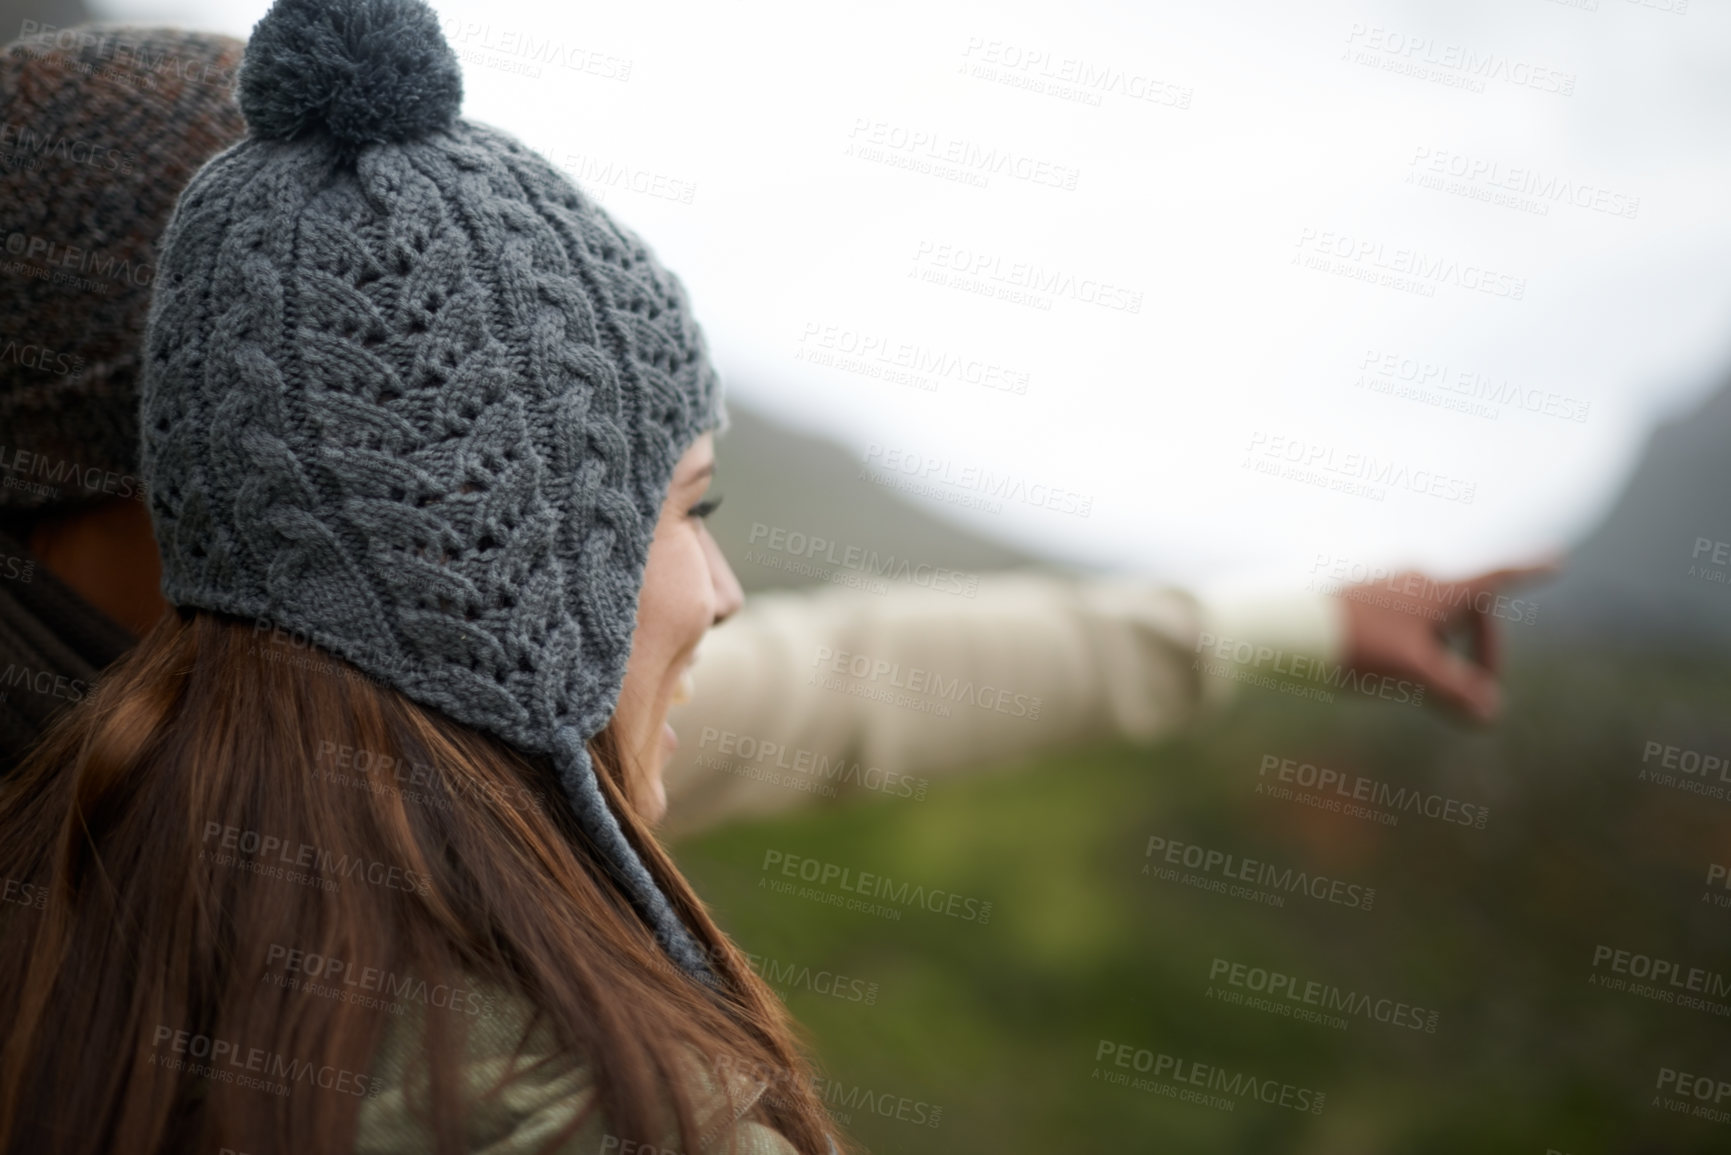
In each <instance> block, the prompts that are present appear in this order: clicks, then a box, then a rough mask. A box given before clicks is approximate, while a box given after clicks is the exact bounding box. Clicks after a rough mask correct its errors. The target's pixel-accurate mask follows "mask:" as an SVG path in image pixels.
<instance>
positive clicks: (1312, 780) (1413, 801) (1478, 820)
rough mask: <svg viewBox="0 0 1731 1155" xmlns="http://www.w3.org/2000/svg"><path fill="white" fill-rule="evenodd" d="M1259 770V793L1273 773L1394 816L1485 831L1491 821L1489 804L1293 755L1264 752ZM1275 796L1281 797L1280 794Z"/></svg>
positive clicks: (1283, 779)
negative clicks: (1380, 808)
mask: <svg viewBox="0 0 1731 1155" xmlns="http://www.w3.org/2000/svg"><path fill="white" fill-rule="evenodd" d="M1256 773H1257V777H1258V778H1259V779H1262V780H1263V781H1258V782H1257V784H1256V793H1258V794H1262V793H1265V792H1268V791H1267V790H1266V786H1267V784H1268V783H1267V781H1266V780H1268V779H1269V778H1270V776H1271V775H1272V781H1273V782H1276V783H1282V784H1290V785H1296V786H1298V787H1300V788H1302V789H1304V790H1312V791H1315V792H1316V793H1318V794H1322V795H1324V796H1329V800H1331V801H1344V802H1349V803H1356V802H1365V803H1369V804H1371V805H1373V806H1380V807H1383V808H1384V809H1385V810H1388V811H1392V812H1394V813H1392V814H1391V815H1390V818H1391V819H1394V818H1395V816H1396V815H1398V814H1401V813H1405V814H1420V815H1423V816H1424V817H1426V818H1432V819H1435V820H1436V821H1438V822H1445V823H1450V824H1453V825H1457V826H1470V827H1472V828H1473V829H1475V830H1483V829H1484V828H1485V823H1486V822H1488V821H1490V816H1491V811H1490V807H1488V806H1482V805H1478V804H1476V803H1472V802H1462V801H1460V800H1458V799H1455V798H1449V797H1446V796H1444V795H1442V794H1429V793H1426V792H1425V791H1422V790H1416V789H1413V788H1412V787H1410V786H1393V785H1390V784H1389V783H1387V782H1379V781H1378V780H1376V779H1375V778H1366V777H1364V776H1363V775H1362V774H1353V773H1348V772H1347V771H1344V770H1334V769H1331V768H1329V767H1327V766H1317V765H1315V764H1313V763H1310V762H1299V761H1297V760H1295V759H1292V758H1282V757H1281V756H1280V755H1278V754H1264V755H1263V756H1262V764H1261V765H1260V766H1259V767H1257V771H1256ZM1276 796H1277V797H1278V795H1276ZM1325 809H1338V807H1325ZM1354 817H1357V815H1354ZM1397 821H1398V819H1396V820H1395V821H1389V820H1385V821H1384V824H1385V825H1388V826H1393V825H1396V822H1397Z"/></svg>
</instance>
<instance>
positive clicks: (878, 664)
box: [812, 646, 1042, 719]
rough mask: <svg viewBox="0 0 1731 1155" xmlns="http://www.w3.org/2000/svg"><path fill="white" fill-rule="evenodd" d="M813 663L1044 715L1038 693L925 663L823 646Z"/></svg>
mask: <svg viewBox="0 0 1731 1155" xmlns="http://www.w3.org/2000/svg"><path fill="white" fill-rule="evenodd" d="M812 665H813V666H815V667H817V668H818V669H819V670H820V671H822V672H825V673H831V674H847V675H850V676H851V677H854V678H863V679H865V680H866V681H868V682H873V683H876V682H878V681H879V680H880V679H881V680H882V682H883V684H884V685H886V686H889V687H892V688H894V689H898V690H907V691H909V692H911V693H915V694H926V695H929V696H931V697H934V698H938V699H940V700H942V701H946V702H965V703H966V704H968V705H970V706H977V707H979V708H980V709H982V710H990V711H993V712H994V713H998V714H1008V715H1010V716H1011V717H1015V718H1028V719H1037V718H1039V716H1040V707H1041V705H1042V702H1041V700H1040V696H1039V695H1038V694H1018V693H1015V692H1013V691H1011V690H1007V689H1004V688H1002V687H998V686H989V685H987V684H985V683H984V682H982V683H980V684H978V685H976V684H975V683H974V681H973V679H971V678H970V679H966V680H963V679H962V678H959V677H958V678H946V677H944V675H943V674H940V673H939V672H937V671H936V670H928V669H925V668H924V667H921V666H907V667H905V668H904V667H903V666H902V664H901V663H900V662H892V661H890V660H889V659H887V658H872V657H871V656H870V655H867V654H855V653H851V652H849V651H847V650H836V649H832V648H830V647H829V646H819V647H817V650H816V653H815V655H814V656H813V658H812Z"/></svg>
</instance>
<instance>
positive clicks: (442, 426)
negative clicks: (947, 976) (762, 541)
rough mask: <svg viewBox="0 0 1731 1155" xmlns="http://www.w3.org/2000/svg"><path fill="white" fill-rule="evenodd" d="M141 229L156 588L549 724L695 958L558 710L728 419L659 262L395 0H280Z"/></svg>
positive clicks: (620, 657)
mask: <svg viewBox="0 0 1731 1155" xmlns="http://www.w3.org/2000/svg"><path fill="white" fill-rule="evenodd" d="M239 98H240V106H241V110H242V112H243V113H244V114H245V116H246V119H247V125H248V128H249V130H250V135H249V136H248V137H247V138H246V139H245V140H243V141H242V142H241V143H240V144H238V145H236V146H234V147H233V148H231V149H229V150H228V151H226V152H224V153H222V154H221V155H220V156H218V157H217V158H215V159H214V160H212V161H211V162H210V163H209V164H208V165H206V166H205V168H204V169H203V170H201V171H200V172H199V173H198V175H197V176H195V177H194V178H193V180H192V182H191V183H190V184H189V185H188V187H187V188H186V191H185V192H184V193H183V194H182V196H181V198H180V203H179V205H178V207H177V208H176V210H175V214H174V217H173V219H172V221H171V222H170V224H169V226H168V229H167V231H166V233H165V234H164V236H163V239H162V245H161V256H160V265H159V270H158V273H157V277H156V293H155V298H154V300H153V301H152V304H151V310H150V323H149V332H148V338H147V343H146V357H147V360H146V363H145V367H144V374H143V387H142V390H141V392H142V405H141V409H140V424H141V428H142V430H143V446H142V456H143V472H144V478H145V481H146V483H147V486H148V489H149V493H150V508H151V514H152V517H153V519H154V521H155V525H156V535H157V541H158V543H159V544H160V546H161V548H162V565H163V583H162V588H163V593H164V594H165V595H166V596H167V598H168V599H169V600H170V601H171V602H173V603H174V604H175V605H178V606H195V607H200V608H203V609H208V610H216V611H221V612H225V613H230V614H238V615H244V616H247V617H252V618H262V619H267V620H269V621H271V622H273V623H275V624H277V625H278V626H281V627H283V628H286V629H291V630H294V631H296V632H297V633H300V634H302V635H304V636H306V637H308V638H309V639H310V640H311V641H313V642H315V643H317V644H319V645H321V646H323V647H325V648H326V649H328V650H331V651H333V652H334V653H336V654H339V655H341V656H342V657H343V658H346V659H347V660H348V661H350V662H352V663H353V664H354V665H355V666H357V667H359V668H360V669H361V670H363V671H365V672H367V673H368V674H371V675H373V676H374V677H376V678H378V679H380V680H381V681H383V682H384V683H386V684H387V685H390V686H392V687H395V688H396V689H397V690H400V691H401V692H402V693H403V694H405V695H406V696H408V697H409V698H411V699H413V700H414V701H416V702H419V703H421V704H423V705H426V706H429V707H433V708H436V709H438V710H441V711H443V712H444V713H445V714H447V715H449V716H450V717H452V718H454V719H456V720H457V721H459V722H463V723H465V724H467V725H470V726H473V727H475V728H477V729H479V730H482V731H485V732H487V733H489V734H493V735H496V736H498V737H500V738H503V739H504V740H506V741H507V742H510V743H511V744H513V745H514V746H516V747H518V748H519V749H521V750H524V751H527V752H529V753H532V754H541V755H548V756H550V758H551V761H552V763H553V765H554V766H555V767H556V769H557V771H558V774H559V777H560V782H561V785H562V787H563V789H564V793H565V795H566V797H567V798H568V799H569V801H570V804H571V806H572V807H573V809H574V811H575V813H576V815H577V818H578V820H579V822H580V824H581V826H582V829H583V831H584V832H585V834H586V835H587V837H588V838H589V839H590V840H592V842H593V843H594V845H595V846H596V847H597V848H598V849H599V851H600V853H601V854H602V855H603V856H604V859H605V860H606V861H607V863H608V865H609V867H610V868H611V869H613V870H614V871H615V872H616V875H617V877H618V878H619V879H620V880H621V882H622V883H623V885H624V886H625V888H626V890H627V893H628V894H630V895H631V897H632V900H633V902H634V903H635V904H636V905H637V907H638V909H639V912H640V913H641V914H642V916H643V917H644V918H645V920H646V921H647V923H648V924H649V926H650V928H651V929H652V930H653V931H654V933H655V935H656V937H657V939H658V940H659V941H660V942H661V943H662V945H663V947H664V948H665V949H666V950H667V951H668V953H669V954H670V955H671V956H672V958H673V959H674V960H675V961H677V962H678V963H680V964H681V965H682V966H684V967H685V968H686V969H687V970H688V971H690V972H691V973H692V974H693V975H694V976H697V977H699V978H703V979H705V980H708V979H710V978H711V974H710V972H709V970H708V968H707V964H706V963H705V962H704V959H703V956H702V952H701V950H700V949H699V948H698V946H697V944H696V943H695V941H694V940H693V939H692V937H691V935H690V933H689V931H688V930H687V929H686V927H685V926H684V925H683V923H682V922H681V921H680V919H679V917H678V915H677V914H676V913H675V911H674V910H673V908H672V906H671V904H670V903H669V901H668V899H667V897H666V896H665V895H664V894H663V893H662V892H661V890H660V889H659V888H658V887H657V886H656V884H655V882H654V880H653V879H652V877H651V876H650V874H649V872H648V870H647V869H646V868H645V867H644V865H643V862H642V860H641V859H640V858H639V856H638V855H637V854H636V852H635V851H634V850H633V849H632V847H631V845H630V843H629V842H628V841H627V840H626V838H625V837H624V835H623V833H622V831H621V829H620V825H619V822H618V819H617V817H616V816H615V815H614V813H613V812H612V811H611V810H610V809H609V807H608V805H607V802H606V800H605V798H604V796H603V794H602V792H601V790H600V787H599V785H598V783H597V781H596V771H595V769H594V767H593V766H592V765H591V762H590V759H589V756H588V752H587V748H586V742H587V740H588V739H589V738H591V737H593V736H594V735H595V734H596V733H598V732H599V731H600V730H601V729H602V727H603V726H604V725H606V723H607V720H608V718H609V717H610V716H611V715H612V713H613V710H614V706H615V704H616V702H617V699H618V696H619V689H620V684H621V682H622V681H623V679H624V676H625V662H626V657H627V654H628V651H629V650H630V647H631V639H632V632H633V629H634V628H635V625H636V615H637V598H638V592H639V588H640V586H641V584H642V579H643V567H644V562H645V559H646V556H647V553H648V549H649V541H650V537H651V535H652V533H653V532H654V528H655V524H656V522H657V519H658V516H659V513H660V508H661V504H662V501H663V499H664V498H665V496H666V492H667V488H668V485H669V482H670V481H671V478H672V473H673V468H674V465H675V464H676V462H677V461H678V459H679V457H680V456H681V455H682V453H683V452H684V451H685V449H686V448H687V447H689V446H690V444H691V443H692V442H693V441H694V440H695V439H696V438H697V437H698V436H699V435H701V434H702V433H703V432H704V431H705V430H709V429H717V428H720V427H721V426H722V425H723V424H724V422H725V417H724V414H723V410H722V404H721V390H720V386H719V383H718V382H717V380H716V376H715V373H714V371H713V370H712V368H711V367H710V364H709V360H708V357H707V354H706V352H705V348H704V341H703V338H702V335H701V333H700V331H699V330H698V328H697V325H696V323H695V322H694V321H693V320H692V317H691V314H690V312H689V307H688V305H687V302H686V297H685V293H684V290H683V289H682V287H681V285H680V283H679V281H678V280H677V279H676V278H675V277H674V276H673V275H672V274H671V273H669V272H668V271H667V270H665V269H663V268H662V267H661V266H660V265H659V264H658V263H657V262H656V260H655V258H654V257H653V256H652V255H651V254H650V252H649V251H648V250H647V249H646V248H645V247H644V245H643V243H642V242H641V241H640V240H638V239H637V237H636V236H634V235H633V234H632V233H630V232H629V231H627V230H626V229H624V228H622V227H621V226H619V225H618V224H616V223H614V221H613V220H611V219H610V218H609V217H608V215H607V214H606V213H605V212H603V211H602V210H601V209H600V208H598V207H597V206H596V205H595V204H593V203H592V202H591V201H590V200H589V199H588V198H586V197H585V196H583V195H582V194H581V193H579V192H578V191H577V190H576V189H575V188H573V187H572V185H571V184H570V183H569V182H568V181H567V180H566V179H565V177H563V176H562V175H561V174H560V173H559V172H558V171H557V170H556V169H555V168H554V167H553V166H552V165H551V164H549V163H548V162H547V161H545V160H543V159H542V158H541V157H540V156H538V155H537V154H535V153H534V152H532V151H530V150H529V149H527V148H525V147H523V146H522V145H521V144H519V143H518V142H516V141H515V140H513V139H512V138H511V137H509V136H507V135H505V134H504V133H501V132H498V131H496V130H494V129H491V128H487V127H485V126H482V125H478V124H472V123H470V122H468V121H465V120H460V119H458V117H457V112H458V107H459V105H460V104H461V101H462V78H461V74H460V72H459V70H458V66H457V60H456V57H455V55H454V54H453V53H452V51H451V49H450V47H449V45H447V44H446V43H445V40H444V38H443V36H442V35H441V33H440V30H439V25H438V21H437V18H436V17H435V16H434V15H433V13H432V11H431V10H430V9H428V8H427V7H426V5H425V4H423V3H421V2H420V0H277V3H276V4H275V5H274V6H273V7H272V8H271V10H270V11H269V12H268V13H267V14H266V15H265V17H264V18H263V19H262V20H260V21H259V23H258V25H257V27H255V28H254V29H253V34H252V39H251V41H250V43H249V44H248V46H247V50H246V57H245V60H244V62H243V63H242V66H241V73H240V83H239Z"/></svg>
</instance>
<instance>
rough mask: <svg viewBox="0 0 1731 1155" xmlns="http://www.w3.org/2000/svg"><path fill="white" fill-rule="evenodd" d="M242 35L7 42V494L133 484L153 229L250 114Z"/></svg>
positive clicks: (125, 492) (58, 499)
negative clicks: (238, 82) (241, 81)
mask: <svg viewBox="0 0 1731 1155" xmlns="http://www.w3.org/2000/svg"><path fill="white" fill-rule="evenodd" d="M243 47H244V46H243V45H242V44H241V42H240V41H239V40H236V39H234V38H233V37H232V36H216V35H210V34H205V33H197V32H180V31H176V30H174V29H170V28H133V27H126V26H121V25H104V24H85V25H80V26H78V27H76V28H62V29H57V30H54V31H48V32H38V33H35V34H33V35H30V36H26V37H23V38H22V39H19V40H15V41H13V42H12V43H11V44H8V45H6V47H5V48H4V49H0V248H3V249H4V252H0V509H9V510H12V509H29V510H46V509H52V508H60V507H67V506H72V505H76V504H80V503H83V502H89V501H96V500H101V499H103V498H106V497H110V496H121V497H130V496H134V495H136V494H137V493H138V485H137V479H136V474H137V472H138V398H137V395H136V392H135V390H136V388H137V376H138V353H139V342H140V338H141V336H142V334H143V331H144V318H145V314H146V312H147V311H148V309H149V306H150V286H151V282H152V281H153V280H154V279H155V268H156V248H155V246H156V240H157V237H158V236H159V235H160V234H161V232H162V227H163V225H165V224H167V223H168V217H169V213H170V212H172V211H173V209H174V198H175V197H176V196H178V195H179V194H180V190H181V188H182V187H183V186H184V185H185V184H186V181H187V178H189V177H191V176H192V174H193V173H194V172H196V171H197V170H198V167H199V166H200V165H202V164H203V163H204V162H205V161H207V160H209V159H210V158H211V157H212V156H214V155H215V154H216V153H217V152H219V151H220V150H222V149H224V148H226V147H228V146H229V145H231V144H233V143H234V142H235V141H236V140H239V139H240V136H241V133H242V132H243V131H244V130H245V128H246V126H245V124H244V123H243V122H242V121H241V116H240V110H239V109H238V108H236V107H235V104H234V97H233V95H232V94H231V89H232V88H233V87H234V77H235V70H236V69H237V68H238V67H239V66H240V58H241V50H242V48H243Z"/></svg>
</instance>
